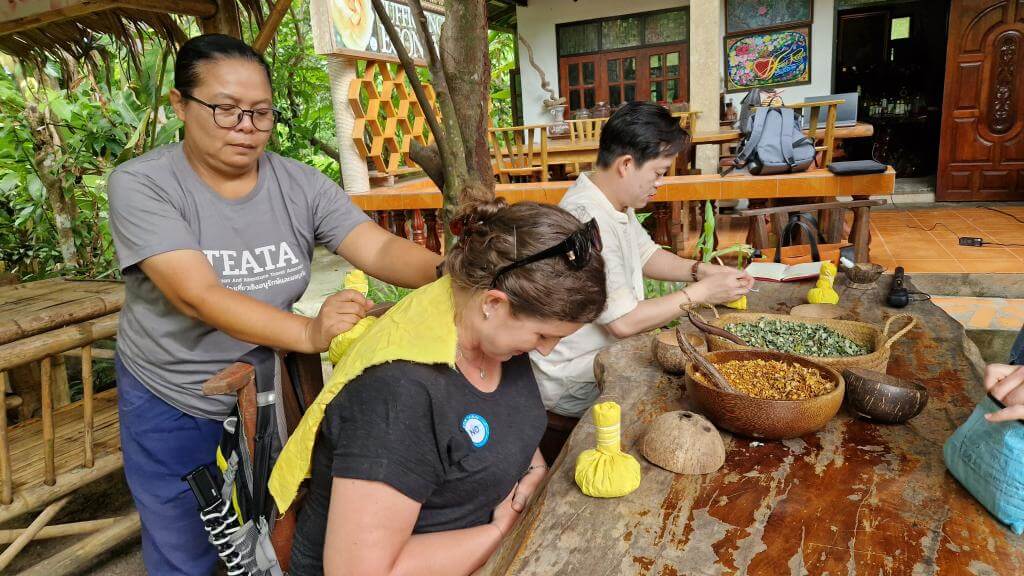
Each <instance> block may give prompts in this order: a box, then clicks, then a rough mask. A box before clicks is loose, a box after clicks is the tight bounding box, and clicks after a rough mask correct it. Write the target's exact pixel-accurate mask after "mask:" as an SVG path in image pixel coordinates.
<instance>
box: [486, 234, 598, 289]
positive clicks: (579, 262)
mask: <svg viewBox="0 0 1024 576" xmlns="http://www.w3.org/2000/svg"><path fill="white" fill-rule="evenodd" d="M602 246H603V245H602V244H601V230H600V229H599V228H598V226H597V220H595V219H591V220H590V221H589V222H587V223H586V224H584V225H583V226H582V227H580V229H579V230H577V231H575V232H573V233H572V234H570V235H569V236H567V237H566V238H565V240H562V241H561V242H559V243H558V244H555V245H554V246H552V247H550V248H546V249H544V250H541V251H540V252H537V253H536V254H534V255H533V256H527V257H526V258H523V259H521V260H516V261H515V262H512V263H511V264H509V265H507V266H504V267H502V268H501V269H500V270H498V273H497V274H495V275H494V279H493V280H491V288H494V287H495V286H497V284H498V279H499V278H501V276H502V275H503V274H506V273H508V272H510V271H512V270H515V269H516V268H519V267H522V266H526V265H527V264H532V263H534V262H539V261H541V260H545V259H547V258H554V257H556V256H565V259H566V261H567V262H568V263H569V267H570V268H572V269H573V270H582V269H583V268H585V267H586V265H587V264H588V263H589V262H590V254H591V252H597V253H598V254H600V253H601V248H602Z"/></svg>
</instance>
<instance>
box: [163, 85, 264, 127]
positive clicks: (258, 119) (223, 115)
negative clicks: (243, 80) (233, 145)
mask: <svg viewBox="0 0 1024 576" xmlns="http://www.w3.org/2000/svg"><path fill="white" fill-rule="evenodd" d="M181 96H182V97H183V98H184V99H186V100H191V101H193V102H195V103H197V104H202V105H203V106H206V107H207V108H209V109H210V110H212V111H213V122H214V123H215V124H216V125H217V126H220V127H221V128H234V127H235V126H238V125H239V124H241V123H242V118H243V117H245V115H246V114H248V115H249V117H250V118H252V126H253V128H255V129H257V130H259V131H260V132H270V131H271V130H273V129H274V125H275V124H277V123H278V121H279V120H280V119H281V111H280V110H277V109H276V108H256V109H254V110H246V109H244V108H241V107H239V106H235V105H234V104H210V103H208V102H203V101H202V100H200V99H199V98H196V97H195V96H193V95H191V94H182V95H181Z"/></svg>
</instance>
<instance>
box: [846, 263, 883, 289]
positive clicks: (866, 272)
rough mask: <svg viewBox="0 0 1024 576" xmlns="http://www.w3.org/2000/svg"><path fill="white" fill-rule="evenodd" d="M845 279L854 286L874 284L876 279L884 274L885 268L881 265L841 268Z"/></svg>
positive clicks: (867, 264) (859, 265)
mask: <svg viewBox="0 0 1024 576" xmlns="http://www.w3.org/2000/svg"><path fill="white" fill-rule="evenodd" d="M843 271H844V272H845V273H846V277H847V278H848V279H849V280H850V282H853V283H854V284H874V283H875V281H876V280H878V277H879V276H881V275H882V272H885V266H882V265H881V264H872V263H859V264H854V265H853V267H852V268H843Z"/></svg>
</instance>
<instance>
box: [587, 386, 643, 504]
mask: <svg viewBox="0 0 1024 576" xmlns="http://www.w3.org/2000/svg"><path fill="white" fill-rule="evenodd" d="M621 413H622V409H621V408H620V407H619V405H618V404H616V403H615V402H602V403H600V404H595V405H594V426H596V427H597V434H596V435H597V447H596V448H592V449H590V450H585V451H583V452H581V453H580V455H579V456H578V457H577V458H576V476H575V477H576V485H577V486H579V487H580V490H582V491H583V493H584V494H586V495H587V496H594V497H596V498H617V497H619V496H625V495H626V494H629V493H630V492H632V491H633V490H636V489H637V488H638V487H639V486H640V463H639V462H637V461H636V458H633V457H632V456H631V455H629V454H626V453H625V452H623V451H622V448H621V444H620V440H621V439H620V433H619V427H620V422H621Z"/></svg>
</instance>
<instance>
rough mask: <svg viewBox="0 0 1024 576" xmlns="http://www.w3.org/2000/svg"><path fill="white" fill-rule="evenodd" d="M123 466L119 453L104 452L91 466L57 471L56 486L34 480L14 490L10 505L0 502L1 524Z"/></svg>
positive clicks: (70, 492)
mask: <svg viewBox="0 0 1024 576" xmlns="http://www.w3.org/2000/svg"><path fill="white" fill-rule="evenodd" d="M122 469H123V465H122V460H121V453H120V452H118V453H117V454H105V455H101V456H100V457H99V458H97V459H96V466H94V467H92V468H75V469H73V470H71V471H69V472H65V473H64V474H61V475H60V483H59V484H57V485H56V486H53V487H50V486H44V485H42V484H33V485H31V486H27V487H25V488H20V487H19V489H18V491H17V492H15V493H14V501H13V502H11V505H10V506H0V524H2V523H4V522H9V521H10V520H12V519H14V518H17V517H18V516H21V515H22V514H28V513H29V512H31V511H33V510H38V509H40V508H42V507H43V506H46V505H47V504H49V503H50V502H53V500H54V498H59V497H61V496H66V495H68V494H72V493H74V492H75V491H76V490H78V489H79V488H81V487H82V486H85V485H87V484H90V483H92V482H95V481H97V480H99V479H100V478H103V477H105V476H108V475H110V474H113V473H114V472H120V471H121V470H122Z"/></svg>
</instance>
